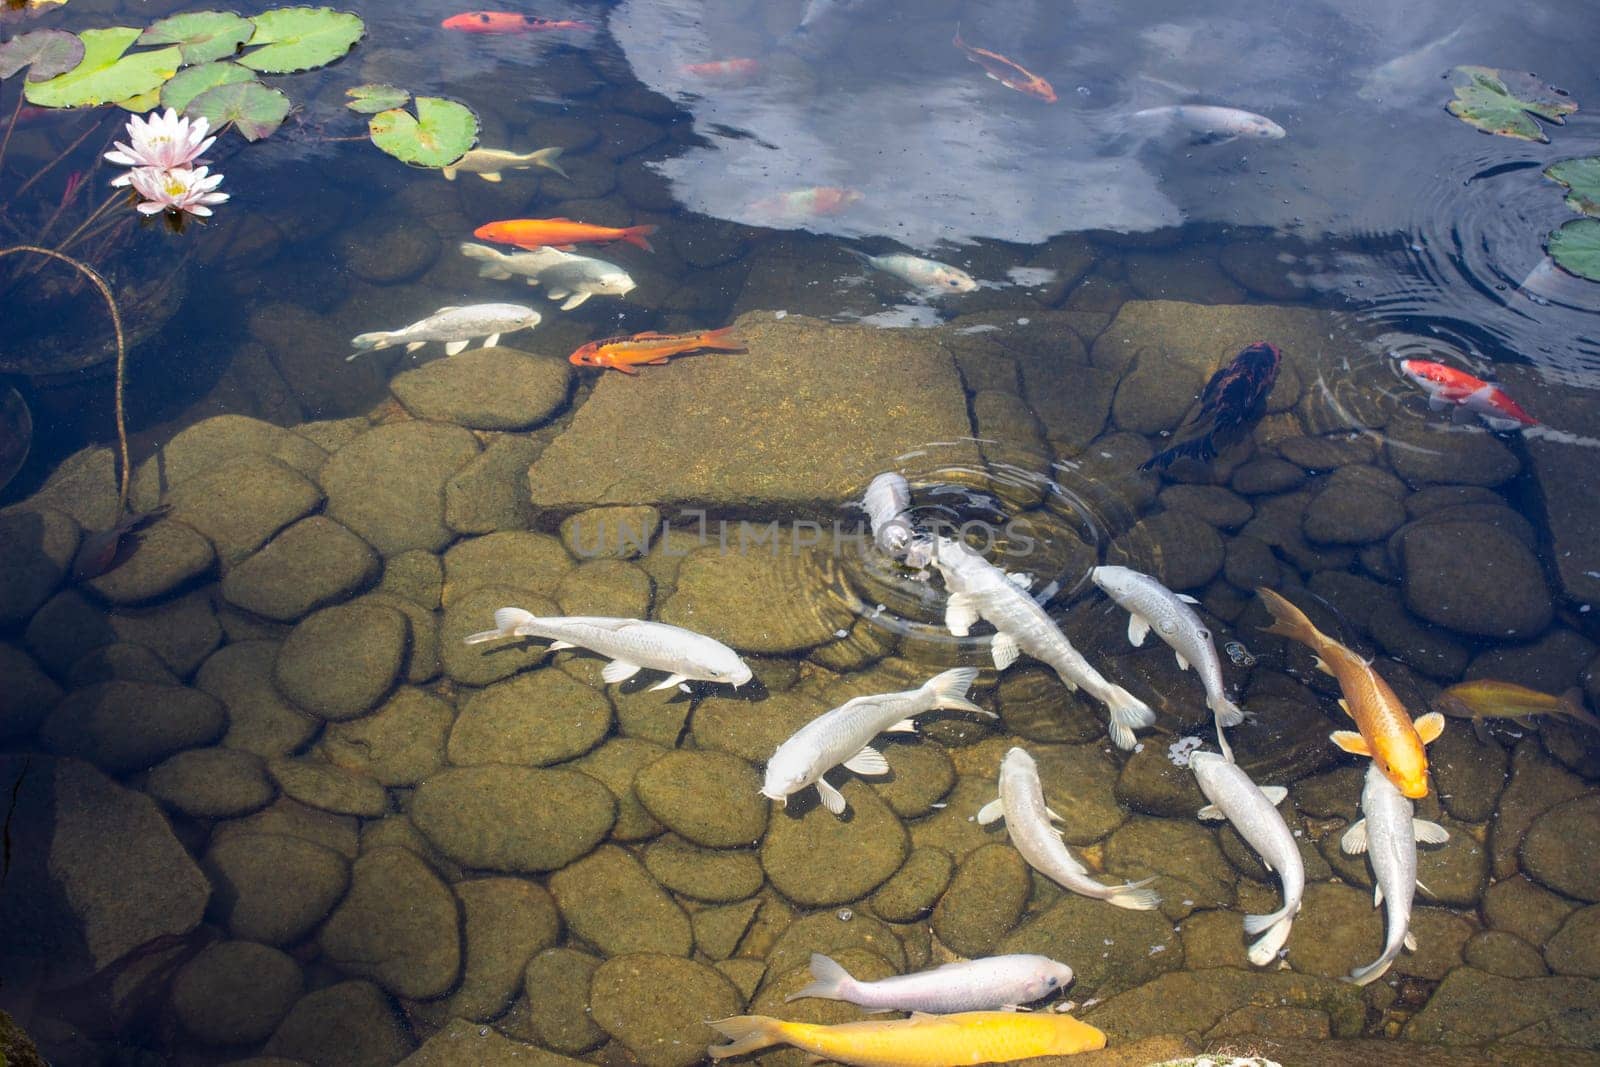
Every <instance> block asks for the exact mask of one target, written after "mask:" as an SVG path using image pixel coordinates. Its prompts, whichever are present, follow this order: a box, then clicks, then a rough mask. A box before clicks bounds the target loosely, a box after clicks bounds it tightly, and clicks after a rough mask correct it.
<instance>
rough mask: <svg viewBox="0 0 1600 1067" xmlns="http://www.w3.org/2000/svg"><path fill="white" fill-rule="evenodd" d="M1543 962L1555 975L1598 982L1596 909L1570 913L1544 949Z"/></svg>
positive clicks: (1599, 913) (1599, 918) (1599, 911)
mask: <svg viewBox="0 0 1600 1067" xmlns="http://www.w3.org/2000/svg"><path fill="white" fill-rule="evenodd" d="M1544 958H1545V962H1546V963H1548V964H1549V965H1550V969H1551V970H1552V971H1554V972H1556V973H1557V974H1576V975H1582V976H1583V977H1585V978H1600V905H1590V906H1589V907H1587V908H1580V909H1578V910H1577V911H1575V912H1573V913H1572V915H1571V916H1569V917H1568V918H1567V921H1566V922H1564V923H1562V924H1561V929H1559V930H1557V931H1556V932H1555V935H1554V936H1553V937H1551V938H1550V941H1549V942H1548V943H1547V944H1546V945H1545V946H1544Z"/></svg>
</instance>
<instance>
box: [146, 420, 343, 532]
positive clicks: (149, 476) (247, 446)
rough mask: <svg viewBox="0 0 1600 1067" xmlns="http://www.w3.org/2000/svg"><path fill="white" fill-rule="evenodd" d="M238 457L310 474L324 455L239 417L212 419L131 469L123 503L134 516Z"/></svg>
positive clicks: (297, 437)
mask: <svg viewBox="0 0 1600 1067" xmlns="http://www.w3.org/2000/svg"><path fill="white" fill-rule="evenodd" d="M242 456H271V457H272V458H273V459H276V460H278V461H280V462H282V463H283V464H284V465H286V466H288V467H290V468H291V469H293V470H297V471H299V472H300V473H302V474H305V475H311V474H314V473H315V472H316V470H317V468H318V467H319V466H321V465H322V463H323V461H324V460H326V459H327V458H328V454H327V452H326V451H325V450H324V449H323V448H322V447H321V446H319V445H318V444H317V443H316V442H314V441H312V440H311V439H309V438H307V437H305V436H303V435H301V434H299V433H296V432H295V431H293V430H286V429H284V428H283V427H282V426H275V425H273V424H272V423H270V422H263V421H262V420H260V419H252V418H249V417H248V416H244V415H215V416H213V417H211V418H209V419H203V420H201V421H200V422H197V423H195V424H194V425H193V426H186V427H184V428H183V429H182V430H179V431H178V432H177V433H175V434H173V435H172V439H171V440H169V441H167V443H166V444H164V445H162V446H160V447H159V448H158V449H156V452H155V454H154V455H152V456H151V457H150V458H149V459H146V460H144V461H143V462H141V463H139V464H137V465H136V466H135V467H134V470H133V479H132V484H131V487H130V495H129V500H130V503H131V504H132V506H133V507H134V508H136V509H138V510H140V511H148V510H150V509H151V508H153V507H155V506H156V505H157V504H159V503H160V502H161V498H162V496H163V495H164V494H166V493H167V492H168V491H170V490H171V489H173V488H176V487H177V486H180V485H182V484H183V483H185V482H187V481H189V480H190V479H193V478H197V477H201V476H204V475H206V474H209V473H210V472H211V471H214V470H216V468H217V465H218V464H221V463H226V462H228V461H230V460H233V459H237V458H239V457H242Z"/></svg>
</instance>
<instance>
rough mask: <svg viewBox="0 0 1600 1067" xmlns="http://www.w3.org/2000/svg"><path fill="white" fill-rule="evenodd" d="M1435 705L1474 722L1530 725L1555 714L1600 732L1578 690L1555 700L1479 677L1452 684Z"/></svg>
mask: <svg viewBox="0 0 1600 1067" xmlns="http://www.w3.org/2000/svg"><path fill="white" fill-rule="evenodd" d="M1434 704H1435V706H1436V707H1438V709H1439V710H1440V711H1442V712H1444V713H1445V714H1446V715H1449V716H1451V717H1453V718H1458V719H1472V720H1473V721H1475V722H1476V721H1479V720H1482V719H1516V720H1518V721H1519V722H1521V723H1523V724H1524V725H1530V723H1529V720H1530V719H1532V718H1534V717H1535V716H1538V715H1556V716H1562V717H1565V718H1568V719H1576V720H1577V721H1578V722H1581V723H1583V724H1584V725H1585V726H1587V727H1589V728H1591V729H1594V730H1600V719H1597V718H1595V717H1594V715H1593V714H1591V713H1590V712H1588V711H1586V710H1584V707H1583V690H1581V689H1573V690H1571V691H1569V692H1567V693H1565V694H1563V695H1561V696H1558V697H1554V696H1551V695H1550V694H1548V693H1541V692H1539V691H1538V690H1537V689H1529V688H1528V687H1527V686H1525V685H1517V684H1516V683H1515V682H1495V681H1491V680H1489V679H1487V678H1480V679H1478V680H1477V681H1473V682H1462V683H1461V684H1460V685H1452V686H1451V687H1450V688H1449V689H1446V690H1445V691H1444V692H1442V693H1440V694H1439V695H1438V697H1437V698H1435V700H1434Z"/></svg>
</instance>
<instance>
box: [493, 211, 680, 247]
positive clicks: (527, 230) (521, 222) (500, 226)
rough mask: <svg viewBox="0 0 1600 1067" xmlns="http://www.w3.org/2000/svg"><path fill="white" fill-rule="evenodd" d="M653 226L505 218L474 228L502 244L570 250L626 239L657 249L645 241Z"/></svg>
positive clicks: (653, 228) (652, 230)
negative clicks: (598, 224) (603, 224)
mask: <svg viewBox="0 0 1600 1067" xmlns="http://www.w3.org/2000/svg"><path fill="white" fill-rule="evenodd" d="M655 232H656V228H655V227H654V226H621V227H618V226H592V225H590V224H589V223H587V222H574V221H573V220H572V219H565V218H561V219H503V220H501V221H499V222H487V223H484V224H483V225H482V226H479V227H478V228H477V229H476V230H473V231H472V236H474V237H476V238H478V240H480V241H498V242H499V243H500V244H503V245H516V246H517V247H518V248H526V249H529V250H532V249H535V248H544V247H545V246H547V245H548V246H550V247H552V248H559V249H561V250H562V251H563V252H570V251H572V248H573V246H574V245H577V244H583V243H588V244H607V243H609V242H611V241H626V242H628V243H629V244H630V245H638V246H639V247H640V248H642V249H644V250H645V251H646V252H654V251H655V249H653V248H651V247H650V242H649V241H647V240H645V238H646V237H648V236H649V235H650V234H652V233H655Z"/></svg>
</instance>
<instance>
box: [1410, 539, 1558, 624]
mask: <svg viewBox="0 0 1600 1067" xmlns="http://www.w3.org/2000/svg"><path fill="white" fill-rule="evenodd" d="M1401 555H1402V559H1403V562H1404V578H1405V597H1406V606H1407V607H1409V608H1410V609H1411V610H1412V611H1414V612H1416V613H1417V614H1418V615H1420V616H1421V617H1422V618H1424V619H1426V620H1428V621H1429V622H1432V623H1437V624H1438V625H1440V626H1445V627H1448V628H1449V629H1452V630H1455V631H1458V632H1460V633H1468V634H1475V635H1478V636H1482V637H1496V638H1500V639H1502V640H1503V639H1507V638H1529V637H1535V636H1537V635H1538V634H1539V633H1540V632H1541V631H1543V630H1544V628H1545V627H1546V626H1548V625H1550V618H1551V610H1552V607H1551V602H1550V590H1549V587H1548V586H1546V584H1545V579H1544V569H1543V568H1542V567H1541V566H1540V564H1539V560H1538V559H1537V557H1535V556H1534V554H1533V552H1532V551H1530V550H1529V548H1528V546H1527V545H1525V544H1523V543H1522V542H1521V541H1520V540H1518V539H1517V538H1516V537H1515V536H1513V535H1511V534H1509V533H1507V532H1505V531H1504V530H1501V529H1499V528H1497V527H1494V526H1490V525H1487V524H1485V523H1477V522H1426V523H1421V524H1418V525H1416V526H1413V527H1410V528H1408V529H1407V530H1405V531H1403V532H1402V534H1401Z"/></svg>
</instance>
